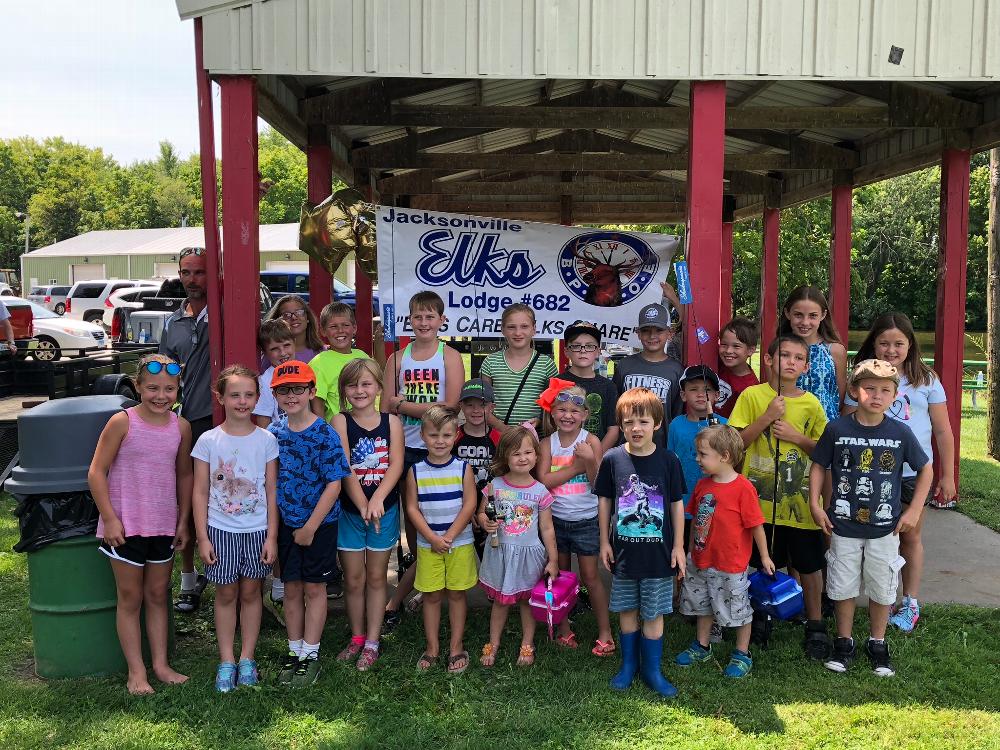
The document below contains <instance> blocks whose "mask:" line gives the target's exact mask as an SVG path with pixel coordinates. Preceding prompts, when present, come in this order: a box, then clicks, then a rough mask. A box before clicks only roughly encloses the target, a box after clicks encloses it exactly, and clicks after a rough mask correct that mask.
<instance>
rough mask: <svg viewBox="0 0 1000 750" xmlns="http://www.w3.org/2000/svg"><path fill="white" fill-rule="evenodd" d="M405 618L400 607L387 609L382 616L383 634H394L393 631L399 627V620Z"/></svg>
mask: <svg viewBox="0 0 1000 750" xmlns="http://www.w3.org/2000/svg"><path fill="white" fill-rule="evenodd" d="M402 619H403V613H402V612H401V611H400V610H399V609H387V610H386V611H385V615H383V616H382V635H383V636H388V635H392V631H393V630H395V629H396V628H397V627H399V621H400V620H402Z"/></svg>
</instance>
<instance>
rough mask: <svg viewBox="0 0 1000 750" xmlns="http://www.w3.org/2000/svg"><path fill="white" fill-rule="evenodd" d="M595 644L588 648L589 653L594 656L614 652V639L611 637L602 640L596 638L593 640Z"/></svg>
mask: <svg viewBox="0 0 1000 750" xmlns="http://www.w3.org/2000/svg"><path fill="white" fill-rule="evenodd" d="M594 643H595V645H594V647H593V648H592V649H590V653H592V654H593V655H594V656H611V655H612V654H613V653H614V652H615V639H614V638H612V639H611V640H609V641H602V640H601V639H600V638H598V639H597V640H596V641H594Z"/></svg>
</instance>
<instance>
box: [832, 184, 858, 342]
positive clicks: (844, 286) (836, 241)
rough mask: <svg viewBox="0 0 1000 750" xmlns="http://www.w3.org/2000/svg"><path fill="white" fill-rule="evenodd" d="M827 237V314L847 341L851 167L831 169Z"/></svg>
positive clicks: (849, 297)
mask: <svg viewBox="0 0 1000 750" xmlns="http://www.w3.org/2000/svg"><path fill="white" fill-rule="evenodd" d="M831 198H832V209H831V221H830V226H831V227H832V237H831V238H830V316H831V317H832V318H833V324H834V325H835V326H836V327H837V332H838V333H840V335H841V337H842V338H843V339H844V344H845V345H846V344H847V332H848V327H849V325H850V317H851V231H852V226H851V209H852V205H851V202H852V200H853V198H854V180H853V175H852V174H851V171H850V170H836V171H835V172H834V173H833V192H832V194H831Z"/></svg>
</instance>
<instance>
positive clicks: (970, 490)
mask: <svg viewBox="0 0 1000 750" xmlns="http://www.w3.org/2000/svg"><path fill="white" fill-rule="evenodd" d="M984 400H985V399H984V398H982V397H980V398H979V406H978V408H976V409H973V408H972V399H971V397H970V395H969V394H968V393H966V394H964V395H963V398H962V456H961V459H960V469H959V471H960V472H961V480H960V485H959V497H960V499H961V502H960V503H959V504H958V508H959V510H960V511H962V513H965V514H966V515H967V516H969V517H970V518H972V519H974V520H976V521H978V522H979V523H981V524H983V525H985V526H989V527H990V528H991V529H993V530H994V531H1000V463H998V462H997V461H995V460H994V459H993V458H991V457H990V455H989V454H988V453H987V452H986V405H985V403H984Z"/></svg>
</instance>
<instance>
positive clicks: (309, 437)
mask: <svg viewBox="0 0 1000 750" xmlns="http://www.w3.org/2000/svg"><path fill="white" fill-rule="evenodd" d="M268 430H269V431H270V432H271V434H272V435H274V436H275V437H276V438H277V439H278V511H279V512H280V513H281V520H283V521H284V522H285V525H286V526H290V527H291V528H293V529H298V528H301V527H302V526H305V524H306V521H308V520H309V516H311V515H312V512H313V511H314V510H315V509H316V503H318V502H319V498H320V496H321V495H322V494H323V491H324V490H325V489H326V486H327V485H328V484H329V483H330V482H336V481H337V480H338V479H343V478H344V477H346V476H347V475H348V474H350V472H351V470H350V467H348V465H347V457H346V456H345V455H344V449H343V447H342V446H341V444H340V436H339V435H338V434H337V431H336V430H334V429H333V428H332V427H331V426H330V425H329V424H328V423H327V422H324V421H323V420H322V419H316V420H315V421H314V422H313V423H312V424H311V425H309V426H308V427H307V428H306V429H304V430H302V432H295V431H294V430H292V429H291V428H290V427H289V426H288V422H281V423H280V424H272V425H271V426H270V427H269V428H268ZM339 517H340V503H339V502H335V503H334V504H333V507H332V508H331V509H330V512H329V513H327V514H326V517H325V518H324V519H323V524H324V525H325V524H328V523H333V522H334V521H336V520H337V519H338V518H339Z"/></svg>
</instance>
